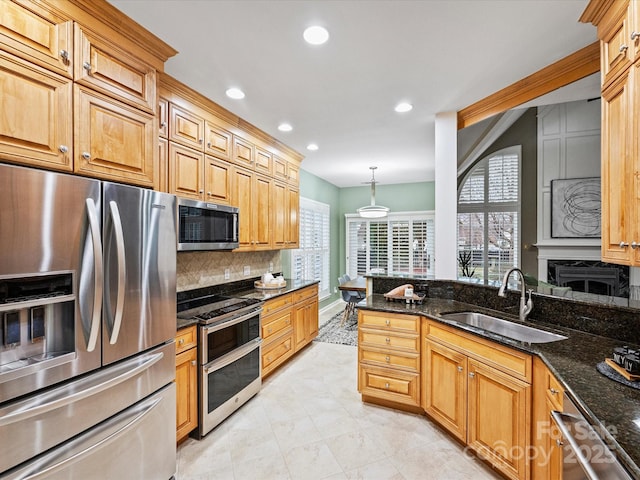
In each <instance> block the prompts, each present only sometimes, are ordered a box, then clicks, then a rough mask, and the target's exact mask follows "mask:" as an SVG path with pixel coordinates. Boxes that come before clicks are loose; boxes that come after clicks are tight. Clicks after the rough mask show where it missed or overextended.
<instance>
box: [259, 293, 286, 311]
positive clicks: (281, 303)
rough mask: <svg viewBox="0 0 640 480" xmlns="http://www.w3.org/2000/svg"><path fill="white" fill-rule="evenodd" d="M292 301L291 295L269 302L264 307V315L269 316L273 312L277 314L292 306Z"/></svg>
mask: <svg viewBox="0 0 640 480" xmlns="http://www.w3.org/2000/svg"><path fill="white" fill-rule="evenodd" d="M291 300H292V298H291V294H287V295H280V296H279V297H276V298H272V299H271V300H267V301H266V302H264V305H263V306H262V315H268V314H269V313H271V312H275V311H277V310H280V309H281V308H284V307H286V306H289V305H291Z"/></svg>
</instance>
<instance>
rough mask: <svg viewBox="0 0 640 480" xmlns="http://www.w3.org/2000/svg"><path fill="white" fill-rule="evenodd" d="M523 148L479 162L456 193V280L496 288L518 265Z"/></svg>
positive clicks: (507, 151) (515, 148) (514, 148)
mask: <svg viewBox="0 0 640 480" xmlns="http://www.w3.org/2000/svg"><path fill="white" fill-rule="evenodd" d="M519 213H520V147H512V148H508V149H504V150H501V151H499V152H497V153H494V154H492V155H490V156H489V157H486V158H484V159H482V160H480V161H479V162H478V163H477V164H476V166H475V167H473V169H472V170H471V171H470V172H469V173H468V175H467V176H466V178H465V180H464V182H463V183H462V186H461V188H460V190H459V193H458V275H459V276H461V277H471V278H477V279H479V280H482V281H483V283H485V284H487V283H493V282H496V281H500V280H502V276H503V275H504V273H505V272H506V271H507V270H509V269H510V268H511V267H517V266H518V264H519V260H518V257H519V250H518V249H519V245H520V238H519V218H520V216H519Z"/></svg>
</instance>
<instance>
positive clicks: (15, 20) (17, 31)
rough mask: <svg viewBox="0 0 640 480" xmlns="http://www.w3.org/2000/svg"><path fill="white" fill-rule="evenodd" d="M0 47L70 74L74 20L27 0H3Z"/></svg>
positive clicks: (71, 71) (71, 68) (54, 69)
mask: <svg viewBox="0 0 640 480" xmlns="http://www.w3.org/2000/svg"><path fill="white" fill-rule="evenodd" d="M0 48H1V49H3V50H6V51H7V52H10V53H12V54H14V55H17V56H19V57H21V58H23V59H25V60H28V61H30V62H33V63H35V64H37V65H40V66H41V67H44V68H46V69H48V70H51V71H53V72H56V73H59V74H61V75H63V76H65V77H67V78H71V77H72V75H73V64H72V60H73V22H72V21H71V20H69V19H68V18H62V17H60V16H59V15H57V14H55V13H52V12H51V11H49V10H47V9H46V8H44V7H43V6H42V5H39V4H37V3H36V2H32V1H29V0H19V1H14V0H3V1H2V6H1V7H0Z"/></svg>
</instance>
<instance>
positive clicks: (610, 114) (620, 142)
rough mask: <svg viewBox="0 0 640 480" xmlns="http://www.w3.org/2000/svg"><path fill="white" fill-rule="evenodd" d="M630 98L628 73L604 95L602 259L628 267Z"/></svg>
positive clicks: (630, 222)
mask: <svg viewBox="0 0 640 480" xmlns="http://www.w3.org/2000/svg"><path fill="white" fill-rule="evenodd" d="M633 70H634V69H631V74H632V73H633ZM630 95H631V88H630V84H629V76H628V74H624V75H622V76H621V77H619V78H618V79H617V80H616V81H615V82H614V83H613V84H612V85H611V87H609V88H608V89H607V90H605V91H604V92H603V93H602V99H603V102H602V179H601V181H602V260H603V261H607V262H612V263H624V264H629V262H630V255H631V254H630V250H631V248H630V247H629V244H631V242H632V241H633V239H632V238H631V236H632V235H633V230H632V219H631V217H630V212H629V209H630V206H631V205H630V204H631V201H632V199H633V196H632V193H631V192H632V190H631V188H632V182H631V181H630V179H629V178H628V177H629V175H628V173H629V172H628V171H627V165H628V161H629V159H628V156H629V152H630V144H629V143H630V142H629V118H630V115H631V110H630V109H631V96H630ZM633 181H634V182H635V181H636V179H635V178H633Z"/></svg>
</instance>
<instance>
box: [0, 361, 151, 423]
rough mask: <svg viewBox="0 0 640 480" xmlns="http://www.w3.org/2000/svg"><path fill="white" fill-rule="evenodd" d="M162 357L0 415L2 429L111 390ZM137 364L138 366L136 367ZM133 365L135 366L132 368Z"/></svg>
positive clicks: (77, 385) (88, 381)
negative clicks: (101, 380) (84, 386)
mask: <svg viewBox="0 0 640 480" xmlns="http://www.w3.org/2000/svg"><path fill="white" fill-rule="evenodd" d="M162 357H164V353H162V352H158V353H153V354H151V355H148V356H147V357H143V358H141V359H136V360H135V362H129V363H124V364H122V365H121V366H120V367H119V368H118V369H117V370H115V371H114V372H113V375H112V376H111V377H110V378H107V379H106V380H104V381H103V382H101V383H97V384H96V383H95V380H92V379H91V378H88V379H87V381H86V383H87V384H88V386H87V387H86V388H82V387H83V386H82V384H76V385H74V386H73V390H71V391H70V392H67V391H65V390H61V391H60V392H57V393H56V394H55V396H53V397H52V398H51V399H50V400H49V399H47V400H44V401H41V402H39V403H38V404H37V405H33V406H32V405H26V406H23V407H19V408H16V409H15V411H13V412H11V411H9V412H7V413H3V414H2V415H0V427H2V426H5V425H10V424H12V423H15V422H20V421H24V420H28V419H31V418H35V417H37V416H38V415H43V414H45V413H47V412H50V411H52V410H55V409H57V408H61V407H64V406H67V405H71V404H72V403H75V402H79V401H80V400H82V399H84V398H87V397H90V396H92V395H96V394H98V393H100V392H104V391H106V390H109V389H110V388H113V387H115V386H116V385H118V384H120V383H122V382H125V381H127V380H129V379H130V378H133V377H135V376H136V375H138V374H140V373H142V372H144V371H145V370H148V369H149V368H151V367H152V366H153V365H155V364H156V363H158V362H159V361H160V360H161V359H162ZM135 363H138V364H137V365H135ZM132 365H135V366H134V367H133V368H131V366H132ZM9 408H10V407H9Z"/></svg>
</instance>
